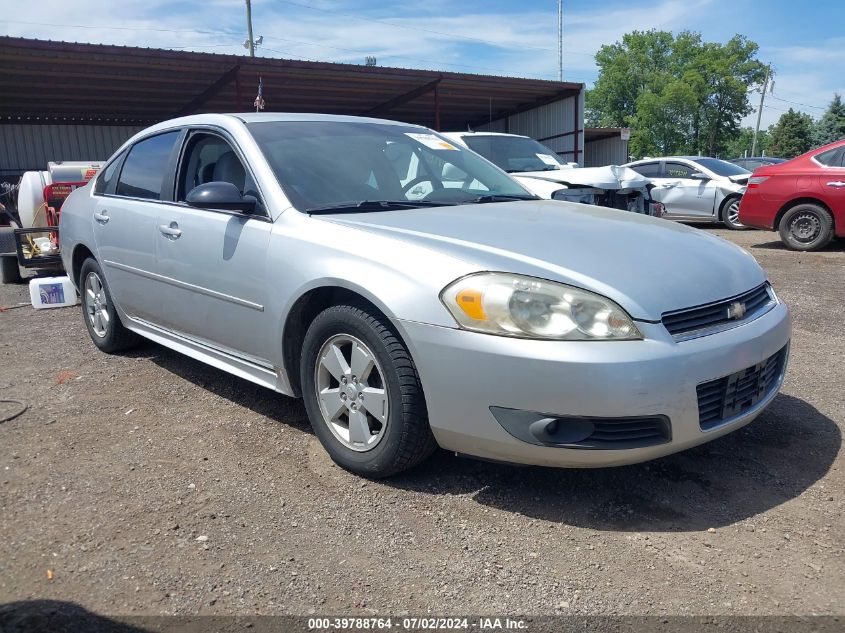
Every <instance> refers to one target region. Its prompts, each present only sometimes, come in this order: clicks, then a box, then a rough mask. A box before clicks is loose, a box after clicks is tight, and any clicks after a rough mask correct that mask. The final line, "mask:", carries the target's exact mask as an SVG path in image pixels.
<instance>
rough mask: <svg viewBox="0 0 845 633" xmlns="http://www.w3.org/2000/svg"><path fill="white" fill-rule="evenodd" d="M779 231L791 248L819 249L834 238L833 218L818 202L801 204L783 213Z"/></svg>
mask: <svg viewBox="0 0 845 633" xmlns="http://www.w3.org/2000/svg"><path fill="white" fill-rule="evenodd" d="M778 232H779V233H780V239H781V241H782V242H783V243H784V244H785V245H786V247H787V248H788V249H790V250H793V251H817V250H819V249H821V248H824V247H825V246H827V245H828V244H829V243H830V241H831V240H832V239H833V218H832V217H830V213H828V212H827V209H825V208H823V207H820V206H819V205H817V204H812V203H805V204H799V205H796V206H794V207H792V208H791V209H790V210H789V211H787V212H786V213H784V214H783V217H782V218H781V219H780V223H779V224H778Z"/></svg>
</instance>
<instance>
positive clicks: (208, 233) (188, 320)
mask: <svg viewBox="0 0 845 633" xmlns="http://www.w3.org/2000/svg"><path fill="white" fill-rule="evenodd" d="M221 181H222V182H231V183H233V184H235V185H236V186H237V187H238V189H239V190H240V191H241V192H242V193H243V192H244V191H247V192H248V193H250V194H252V195H254V196H256V198H258V199H259V205H258V209H257V210H256V211H255V212H254V213H253V214H244V213H241V212H230V211H219V210H216V211H215V210H211V209H201V208H194V207H191V206H189V205H188V204H187V203H186V202H185V199H186V196H187V194H188V192H189V191H190V190H191V189H193V188H194V187H195V186H197V185H201V184H205V183H207V182H221ZM156 228H157V231H156V243H157V254H158V272H159V274H160V275H161V276H162V277H163V278H164V279H165V280H166V283H167V286H168V287H167V289H166V297H164V298H163V299H164V301H163V303H162V306H161V309H162V311H163V314H164V321H165V325H166V327H167V328H169V329H171V330H173V331H174V332H176V333H178V334H181V335H185V336H188V337H190V338H193V339H196V340H199V341H201V342H204V343H207V344H210V345H212V346H214V347H217V348H220V349H223V350H224V351H227V352H230V353H236V354H238V355H241V356H245V357H247V358H248V359H249V360H260V361H267V360H268V359H269V358H270V357H271V355H272V353H271V351H270V350H268V349H267V341H268V340H272V339H273V336H272V335H273V332H272V331H271V330H272V327H273V323H274V321H273V320H272V319H271V318H270V315H268V313H267V312H265V309H264V307H265V306H266V304H267V283H266V275H267V274H268V271H267V270H266V262H267V247H268V244H269V240H270V232H271V230H272V228H273V224H272V222H271V220H270V218H269V216H268V215H267V213H266V212H265V210H264V207H263V203H262V202H261V196H260V193H259V192H258V190H257V187H256V185H255V182H254V180H253V178H252V176H251V175H250V172H249V170H248V169H247V168H246V167H245V163H244V161H243V160H242V159H241V157H240V155H239V153H238V152H237V150H236V148H235V146H234V145H233V144H232V143H230V142H229V141H228V140H227V139H226V138H225V137H224V136H223V135H222V133H218V132H215V131H210V130H201V129H197V130H191V131H190V132H189V133H188V135H187V136H186V139H185V143H184V148H183V151H182V153H181V156H180V159H179V162H178V167H177V170H176V178H175V182H174V187H173V199H172V201H171V202H170V203H169V204H166V205H161V206H160V207H159V212H158V216H157V220H156ZM274 274H284V271H274Z"/></svg>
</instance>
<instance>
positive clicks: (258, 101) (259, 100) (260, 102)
mask: <svg viewBox="0 0 845 633" xmlns="http://www.w3.org/2000/svg"><path fill="white" fill-rule="evenodd" d="M253 105H255V111H256V112H258V111H259V110H263V109H264V82H263V81H262V80H261V77H259V78H258V95H257V96H256V97H255V103H254V104H253Z"/></svg>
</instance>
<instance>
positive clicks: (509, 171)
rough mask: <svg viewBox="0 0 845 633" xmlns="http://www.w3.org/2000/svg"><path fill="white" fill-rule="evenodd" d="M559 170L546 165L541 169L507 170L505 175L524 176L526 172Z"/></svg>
mask: <svg viewBox="0 0 845 633" xmlns="http://www.w3.org/2000/svg"><path fill="white" fill-rule="evenodd" d="M556 169H558V168H557V167H553V166H551V165H544V166H543V167H541V168H540V169H506V170H505V173H508V174H524V173H525V172H529V171H555V170H556Z"/></svg>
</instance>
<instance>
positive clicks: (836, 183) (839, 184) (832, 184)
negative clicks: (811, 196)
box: [827, 180, 845, 187]
mask: <svg viewBox="0 0 845 633" xmlns="http://www.w3.org/2000/svg"><path fill="white" fill-rule="evenodd" d="M827 186H828V187H845V182H842V181H841V180H834V181H833V182H829V183H827Z"/></svg>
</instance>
